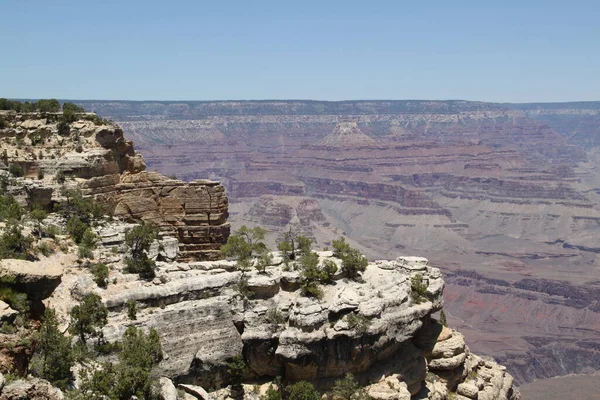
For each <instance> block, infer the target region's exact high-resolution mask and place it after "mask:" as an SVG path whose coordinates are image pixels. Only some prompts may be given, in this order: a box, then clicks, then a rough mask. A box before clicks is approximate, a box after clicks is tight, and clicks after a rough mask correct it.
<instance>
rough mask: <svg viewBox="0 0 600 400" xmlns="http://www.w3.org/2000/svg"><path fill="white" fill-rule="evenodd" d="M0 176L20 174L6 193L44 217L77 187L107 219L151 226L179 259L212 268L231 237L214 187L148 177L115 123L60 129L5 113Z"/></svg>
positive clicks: (224, 203)
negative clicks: (4, 171)
mask: <svg viewBox="0 0 600 400" xmlns="http://www.w3.org/2000/svg"><path fill="white" fill-rule="evenodd" d="M2 117H3V119H4V120H5V121H6V124H7V127H6V128H4V129H2V131H1V132H2V147H1V148H0V151H1V152H2V154H3V159H2V160H1V161H0V163H2V164H3V166H4V168H8V166H9V165H10V166H19V167H20V168H22V172H23V175H24V176H25V178H32V179H21V180H20V181H18V182H16V184H15V185H12V187H10V188H9V190H10V191H11V192H13V194H15V195H16V196H17V198H19V199H20V201H21V202H22V203H28V202H29V203H32V202H35V203H38V204H41V205H42V206H44V207H46V208H47V209H48V210H51V209H52V206H53V204H54V203H55V202H57V200H58V198H59V197H60V196H61V193H60V190H59V189H60V188H61V187H62V186H66V187H79V188H81V189H82V192H83V194H84V195H88V196H93V197H94V198H95V199H96V200H97V201H98V202H99V203H100V204H101V205H102V206H103V208H104V211H105V212H106V213H109V214H112V215H114V216H115V217H117V218H120V219H124V220H127V221H130V222H132V221H137V220H144V221H148V222H152V223H154V224H156V225H158V227H159V228H160V230H161V234H162V235H163V236H172V237H176V238H177V239H178V241H179V243H180V250H181V252H180V257H181V259H186V260H192V259H197V260H214V259H216V258H218V250H219V247H220V246H221V244H223V243H224V242H225V241H227V237H228V235H229V224H228V222H227V216H228V200H227V197H226V196H225V189H224V188H223V186H222V185H220V184H219V183H218V182H213V181H208V180H196V181H193V182H190V183H185V182H183V181H180V180H177V179H170V178H167V177H165V176H163V175H161V174H159V173H156V172H147V171H146V170H145V169H146V165H145V162H144V159H143V157H142V156H141V155H140V154H139V153H136V152H135V151H134V149H133V143H132V142H131V141H127V140H126V139H125V138H124V136H123V130H122V129H121V128H120V127H119V126H117V125H116V124H114V123H111V122H109V121H107V120H103V119H101V118H99V117H97V116H96V115H94V114H80V115H78V117H77V118H75V120H74V121H71V122H69V123H65V122H63V121H62V119H61V114H60V113H31V114H16V113H10V112H7V113H3V114H2Z"/></svg>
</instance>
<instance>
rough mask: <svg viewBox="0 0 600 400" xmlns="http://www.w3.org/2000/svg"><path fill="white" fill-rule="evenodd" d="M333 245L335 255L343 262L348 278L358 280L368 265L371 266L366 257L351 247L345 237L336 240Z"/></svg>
mask: <svg viewBox="0 0 600 400" xmlns="http://www.w3.org/2000/svg"><path fill="white" fill-rule="evenodd" d="M332 245H333V249H334V250H333V255H334V256H335V257H337V258H339V259H341V260H342V268H343V270H344V272H345V273H346V275H347V276H348V278H350V279H354V280H356V279H358V278H359V276H360V275H359V273H361V272H364V270H365V269H366V268H367V265H369V261H368V260H367V259H366V257H365V256H363V255H362V254H361V252H360V251H359V250H358V249H355V248H352V247H350V245H349V244H348V243H347V242H346V240H345V239H344V238H343V237H342V238H340V239H338V240H334V241H333V243H332Z"/></svg>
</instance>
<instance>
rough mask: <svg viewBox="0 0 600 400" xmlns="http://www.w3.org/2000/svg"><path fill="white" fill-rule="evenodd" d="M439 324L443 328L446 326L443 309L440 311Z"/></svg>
mask: <svg viewBox="0 0 600 400" xmlns="http://www.w3.org/2000/svg"><path fill="white" fill-rule="evenodd" d="M440 324H442V325H443V326H448V321H447V320H446V313H445V312H444V309H442V311H441V312H440Z"/></svg>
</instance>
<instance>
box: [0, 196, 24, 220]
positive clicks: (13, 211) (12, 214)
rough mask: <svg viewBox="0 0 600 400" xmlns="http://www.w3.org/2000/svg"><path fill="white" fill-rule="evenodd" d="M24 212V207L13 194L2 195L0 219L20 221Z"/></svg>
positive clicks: (0, 197)
mask: <svg viewBox="0 0 600 400" xmlns="http://www.w3.org/2000/svg"><path fill="white" fill-rule="evenodd" d="M23 213H24V210H23V208H22V207H21V206H20V205H19V203H17V201H16V200H15V198H14V197H13V196H12V195H10V194H8V195H5V196H2V195H0V221H19V220H20V219H21V217H22V216H23Z"/></svg>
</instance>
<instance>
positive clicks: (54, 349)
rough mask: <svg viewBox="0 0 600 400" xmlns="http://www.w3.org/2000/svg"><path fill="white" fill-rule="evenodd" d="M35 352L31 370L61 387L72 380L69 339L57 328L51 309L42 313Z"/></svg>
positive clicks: (72, 358)
mask: <svg viewBox="0 0 600 400" xmlns="http://www.w3.org/2000/svg"><path fill="white" fill-rule="evenodd" d="M36 342H37V346H36V353H35V356H34V359H33V360H32V370H33V371H34V373H36V375H39V376H40V377H42V378H44V379H47V380H49V381H50V382H52V383H53V384H54V385H56V386H58V387H59V388H61V389H63V390H64V389H66V388H68V387H69V385H70V383H71V381H72V380H73V374H72V372H71V368H72V367H73V365H74V363H75V358H74V355H73V350H72V349H71V341H70V339H69V338H68V337H65V336H64V335H63V334H62V332H60V330H59V329H58V319H57V317H56V313H55V312H54V310H53V309H51V308H48V309H46V312H45V313H44V318H43V320H42V325H41V326H40V329H39V331H38V333H37V335H36Z"/></svg>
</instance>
